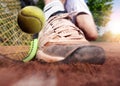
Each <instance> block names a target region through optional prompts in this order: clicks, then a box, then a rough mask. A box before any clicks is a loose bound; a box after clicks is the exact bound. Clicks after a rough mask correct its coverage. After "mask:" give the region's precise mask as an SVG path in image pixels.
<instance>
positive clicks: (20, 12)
mask: <svg viewBox="0 0 120 86" xmlns="http://www.w3.org/2000/svg"><path fill="white" fill-rule="evenodd" d="M20 14H21V15H22V16H25V17H29V18H30V17H31V18H35V19H37V20H38V21H39V22H40V25H41V27H43V23H42V21H41V20H39V19H38V18H37V17H35V16H30V15H25V14H23V13H22V12H20Z"/></svg>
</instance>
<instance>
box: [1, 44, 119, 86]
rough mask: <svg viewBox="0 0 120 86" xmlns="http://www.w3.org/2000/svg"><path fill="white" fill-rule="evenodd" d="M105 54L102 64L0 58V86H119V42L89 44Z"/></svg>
mask: <svg viewBox="0 0 120 86" xmlns="http://www.w3.org/2000/svg"><path fill="white" fill-rule="evenodd" d="M93 44H95V45H97V46H101V47H103V48H104V50H105V51H106V57H107V58H106V62H105V64H103V65H89V64H81V63H76V64H69V65H67V64H45V63H40V62H38V61H31V62H28V63H22V62H15V61H11V60H8V59H6V58H4V57H2V56H0V86H120V43H93Z"/></svg>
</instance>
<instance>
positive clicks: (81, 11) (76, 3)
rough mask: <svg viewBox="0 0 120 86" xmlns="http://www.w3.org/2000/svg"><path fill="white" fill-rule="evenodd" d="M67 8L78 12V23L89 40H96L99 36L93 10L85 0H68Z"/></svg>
mask: <svg viewBox="0 0 120 86" xmlns="http://www.w3.org/2000/svg"><path fill="white" fill-rule="evenodd" d="M65 8H66V10H67V11H68V12H69V13H70V12H77V13H78V14H77V15H76V24H77V26H78V27H79V28H80V29H81V30H82V31H83V32H84V34H85V37H86V38H87V39H88V40H95V39H96V38H97V35H98V34H97V29H96V25H95V23H94V20H93V17H92V14H91V12H90V11H89V8H88V6H87V5H86V3H85V1H84V0H66V3H65Z"/></svg>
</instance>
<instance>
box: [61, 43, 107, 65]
mask: <svg viewBox="0 0 120 86" xmlns="http://www.w3.org/2000/svg"><path fill="white" fill-rule="evenodd" d="M105 59H106V56H105V51H104V49H103V48H101V47H98V46H93V45H89V46H82V47H79V48H77V49H76V50H75V51H74V52H72V53H71V54H70V55H69V56H68V57H67V58H66V59H65V60H63V61H62V62H64V63H73V62H81V63H89V64H100V65H102V64H103V63H104V62H105Z"/></svg>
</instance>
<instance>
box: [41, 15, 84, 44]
mask: <svg viewBox="0 0 120 86" xmlns="http://www.w3.org/2000/svg"><path fill="white" fill-rule="evenodd" d="M66 19H67V20H66ZM69 20H70V17H69V15H68V14H60V15H58V16H54V17H51V18H50V19H49V20H48V21H47V23H46V25H45V27H44V29H43V30H42V31H41V32H40V34H39V35H40V37H39V39H40V43H41V45H44V44H46V43H47V42H48V41H59V40H61V41H66V40H79V39H82V38H83V37H84V36H83V35H84V34H83V32H82V31H81V30H80V29H79V28H77V27H76V26H75V25H74V24H72V22H71V21H69Z"/></svg>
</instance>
